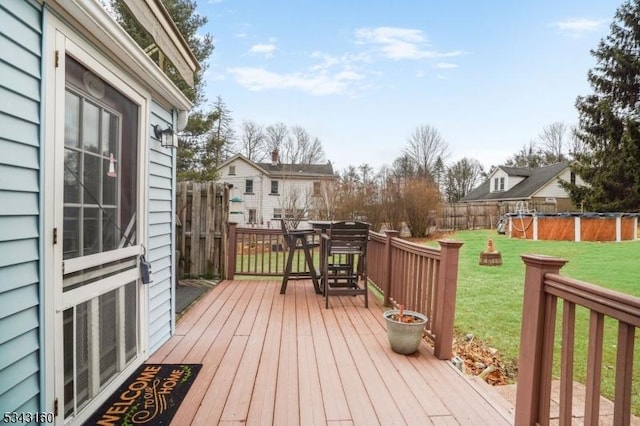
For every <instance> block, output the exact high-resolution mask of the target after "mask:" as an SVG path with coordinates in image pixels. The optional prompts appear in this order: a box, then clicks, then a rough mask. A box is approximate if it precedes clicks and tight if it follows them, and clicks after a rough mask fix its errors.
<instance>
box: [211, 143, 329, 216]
mask: <svg viewBox="0 0 640 426" xmlns="http://www.w3.org/2000/svg"><path fill="white" fill-rule="evenodd" d="M218 173H219V181H220V182H223V183H228V184H231V185H233V187H232V188H231V191H230V194H229V204H230V205H229V220H230V221H233V222H236V223H238V225H240V226H259V227H265V228H266V227H272V228H273V227H279V226H280V224H279V221H280V220H281V219H284V218H296V219H302V221H303V222H304V219H306V218H307V217H308V213H309V210H310V208H311V207H312V206H313V205H314V197H320V196H321V195H322V192H323V190H324V188H326V185H327V183H330V182H334V181H335V180H336V179H337V175H336V174H334V171H333V166H332V165H331V162H327V163H326V164H284V163H281V162H280V161H279V158H278V154H277V152H275V151H274V152H273V153H272V157H271V162H269V163H257V162H254V161H251V160H250V159H248V158H247V157H245V156H244V155H242V154H236V155H234V156H233V157H231V158H229V159H228V160H227V161H225V162H224V163H222V164H221V165H220V167H219V168H218Z"/></svg>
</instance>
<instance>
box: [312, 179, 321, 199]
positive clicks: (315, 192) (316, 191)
mask: <svg viewBox="0 0 640 426" xmlns="http://www.w3.org/2000/svg"><path fill="white" fill-rule="evenodd" d="M313 195H314V196H316V197H319V196H320V182H313Z"/></svg>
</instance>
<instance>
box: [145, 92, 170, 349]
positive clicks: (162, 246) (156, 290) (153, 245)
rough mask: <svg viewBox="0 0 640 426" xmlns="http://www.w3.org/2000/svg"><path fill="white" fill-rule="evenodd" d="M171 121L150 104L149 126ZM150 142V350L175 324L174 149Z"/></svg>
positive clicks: (163, 112)
mask: <svg viewBox="0 0 640 426" xmlns="http://www.w3.org/2000/svg"><path fill="white" fill-rule="evenodd" d="M172 122H173V119H172V115H171V112H169V111H167V110H166V109H164V108H162V107H161V106H159V105H158V104H157V103H155V102H154V103H152V106H151V125H152V126H154V125H156V124H159V125H160V126H161V127H162V128H166V127H167V126H168V125H169V124H172ZM152 133H153V132H152ZM151 137H152V138H153V137H154V136H153V134H152V135H151ZM150 145H151V149H150V153H149V180H148V186H149V190H148V202H149V225H148V226H149V228H148V236H149V245H148V248H147V260H149V262H151V271H152V276H151V279H152V281H153V282H152V283H151V284H149V349H150V353H153V352H154V351H155V350H156V349H157V348H158V347H159V346H160V345H161V344H162V343H164V342H166V341H167V340H168V339H169V337H170V336H171V334H172V332H173V329H174V326H175V324H174V321H175V316H174V315H173V313H174V311H175V297H174V296H175V285H174V284H175V262H174V253H175V245H174V244H175V235H174V232H175V231H174V230H175V226H174V223H175V222H174V220H175V219H174V218H175V203H174V202H173V200H174V199H175V182H174V177H173V176H174V169H175V158H174V154H175V151H174V150H173V148H165V147H163V146H161V145H160V142H159V141H157V140H155V139H152V140H151V143H150Z"/></svg>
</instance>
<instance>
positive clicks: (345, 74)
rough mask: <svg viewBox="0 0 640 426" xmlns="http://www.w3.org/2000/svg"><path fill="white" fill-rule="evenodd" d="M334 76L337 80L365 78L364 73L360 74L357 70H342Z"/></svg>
mask: <svg viewBox="0 0 640 426" xmlns="http://www.w3.org/2000/svg"><path fill="white" fill-rule="evenodd" d="M334 78H335V79H336V80H351V81H357V80H362V79H363V78H364V75H362V74H358V73H357V72H355V71H342V72H339V73H337V74H336V75H335V76H334Z"/></svg>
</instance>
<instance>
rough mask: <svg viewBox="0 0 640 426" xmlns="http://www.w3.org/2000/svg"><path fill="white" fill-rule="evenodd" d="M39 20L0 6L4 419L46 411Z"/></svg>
mask: <svg viewBox="0 0 640 426" xmlns="http://www.w3.org/2000/svg"><path fill="white" fill-rule="evenodd" d="M41 15H42V10H41V6H40V5H39V4H37V3H36V2H32V1H24V0H3V1H2V2H0V152H2V153H3V155H2V156H0V306H2V310H1V312H0V413H4V412H11V411H16V412H37V411H39V410H40V382H41V377H40V376H41V373H40V357H41V354H40V351H39V348H40V333H41V330H40V326H41V324H40V292H41V282H40V275H41V262H40V258H41V253H42V252H41V249H40V237H41V235H40V228H41V217H40V211H41V210H42V206H41V198H40V168H41V161H40V147H41V144H40V139H41V128H40V125H41V120H40V114H41V112H40V111H41V102H40V101H41V57H42V52H41V39H42V29H41Z"/></svg>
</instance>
